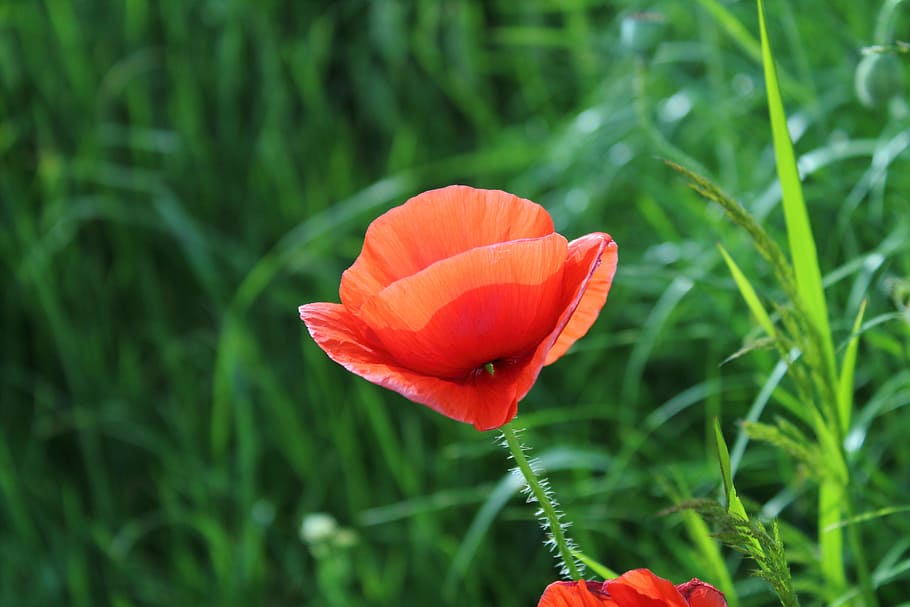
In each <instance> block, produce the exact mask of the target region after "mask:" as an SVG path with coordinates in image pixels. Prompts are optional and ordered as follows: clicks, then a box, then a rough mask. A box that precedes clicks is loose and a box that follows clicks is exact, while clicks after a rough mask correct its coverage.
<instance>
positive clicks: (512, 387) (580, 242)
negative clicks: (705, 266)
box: [300, 186, 616, 430]
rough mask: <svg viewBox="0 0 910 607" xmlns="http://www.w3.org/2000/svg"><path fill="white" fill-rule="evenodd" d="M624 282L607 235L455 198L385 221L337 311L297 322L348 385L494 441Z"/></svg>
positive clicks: (468, 191) (475, 195) (307, 314)
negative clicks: (573, 231)
mask: <svg viewBox="0 0 910 607" xmlns="http://www.w3.org/2000/svg"><path fill="white" fill-rule="evenodd" d="M615 271H616V243H614V242H613V240H612V239H611V238H610V236H609V235H607V234H603V233H599V232H598V233H593V234H588V235H586V236H582V237H581V238H578V239H576V240H573V241H572V242H568V241H567V240H566V239H565V238H564V237H563V236H562V235H560V234H557V233H555V232H554V231H553V221H552V219H551V218H550V216H549V214H548V213H547V212H546V211H545V210H544V209H543V207H541V206H540V205H538V204H536V203H533V202H531V201H530V200H525V199H523V198H519V197H517V196H513V195H512V194H507V193H505V192H500V191H494V190H478V189H474V188H469V187H466V186H450V187H447V188H442V189H439V190H432V191H429V192H424V193H423V194H420V195H419V196H416V197H414V198H412V199H410V200H408V201H407V202H406V203H405V204H403V205H401V206H399V207H396V208H394V209H392V210H390V211H388V212H387V213H385V214H384V215H382V216H380V217H379V218H378V219H376V220H375V221H374V222H373V223H372V224H371V225H370V227H369V228H368V229H367V233H366V237H365V238H364V243H363V250H362V251H361V252H360V256H359V257H358V258H357V260H356V261H354V264H353V265H352V266H351V267H350V268H348V269H347V270H346V271H345V272H344V274H343V275H342V277H341V288H340V295H341V304H332V303H312V304H307V305H304V306H300V317H301V318H302V319H303V321H304V322H305V323H306V325H307V329H309V332H310V335H312V336H313V339H314V340H316V343H317V344H319V346H320V347H321V348H322V349H323V350H325V352H326V354H328V355H329V357H330V358H331V359H332V360H334V361H335V362H337V363H339V364H341V365H342V366H344V367H345V368H346V369H348V370H349V371H351V372H353V373H356V374H357V375H360V376H361V377H363V378H365V379H367V380H369V381H371V382H373V383H375V384H378V385H380V386H384V387H386V388H389V389H391V390H394V391H396V392H398V393H399V394H401V395H403V396H405V397H406V398H409V399H410V400H412V401H415V402H417V403H421V404H423V405H426V406H428V407H430V408H432V409H434V410H436V411H438V412H439V413H442V414H443V415H446V416H448V417H451V418H453V419H456V420H459V421H463V422H468V423H472V424H474V426H475V427H476V428H477V429H478V430H489V429H491V428H497V427H499V426H501V425H503V424H504V423H506V422H508V421H509V420H511V419H512V418H513V417H514V416H515V413H516V410H517V407H518V401H519V400H521V399H522V398H523V397H524V396H525V395H526V394H527V393H528V391H529V390H530V389H531V386H532V385H533V384H534V381H535V380H536V379H537V375H538V374H539V373H540V370H541V368H542V367H543V366H544V365H548V364H550V363H552V362H554V361H556V360H557V359H558V358H559V357H561V356H562V355H563V354H565V352H566V350H568V349H569V346H571V345H572V344H573V343H574V342H575V341H576V340H577V339H579V338H580V337H582V336H583V335H584V334H585V333H587V331H588V329H589V328H590V327H591V325H592V324H593V323H594V320H595V319H596V318H597V314H598V313H599V312H600V309H601V308H602V307H603V305H604V302H605V301H606V298H607V292H608V291H609V289H610V284H611V282H612V280H613V274H614V272H615Z"/></svg>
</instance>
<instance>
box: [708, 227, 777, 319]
mask: <svg viewBox="0 0 910 607" xmlns="http://www.w3.org/2000/svg"><path fill="white" fill-rule="evenodd" d="M717 248H718V249H720V254H721V255H723V256H724V261H725V262H727V268H729V269H730V274H732V275H733V280H734V281H736V286H737V287H739V292H740V294H741V295H742V296H743V299H744V300H745V301H746V305H748V306H749V310H751V311H752V315H753V316H755V320H757V321H758V324H760V325H761V326H762V329H764V330H765V333H767V334H768V336H769V337H774V336H775V335H776V332H775V330H774V323H772V322H771V317H770V316H768V313H767V312H766V311H765V308H764V306H762V304H761V301H760V300H759V299H758V294H757V293H756V292H755V289H754V288H753V287H752V283H751V282H749V279H748V278H746V275H745V274H743V272H742V270H740V269H739V266H738V265H736V262H735V261H733V258H732V257H730V255H728V254H727V251H726V250H725V249H724V248H723V247H722V246H721V245H717Z"/></svg>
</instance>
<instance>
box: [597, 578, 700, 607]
mask: <svg viewBox="0 0 910 607" xmlns="http://www.w3.org/2000/svg"><path fill="white" fill-rule="evenodd" d="M604 588H605V589H606V591H607V592H608V593H609V594H610V596H611V597H613V599H614V600H615V601H616V603H617V605H619V607H688V605H687V603H686V600H685V599H684V598H683V597H682V595H681V594H680V593H679V591H677V590H676V587H675V586H674V585H673V583H672V582H670V581H669V580H665V579H663V578H661V577H657V576H656V575H654V574H653V573H651V571H649V570H648V569H633V570H632V571H627V572H626V573H624V574H622V575H621V576H619V577H618V578H616V579H613V580H607V581H606V582H605V583H604Z"/></svg>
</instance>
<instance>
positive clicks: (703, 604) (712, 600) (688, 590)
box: [676, 578, 727, 607]
mask: <svg viewBox="0 0 910 607" xmlns="http://www.w3.org/2000/svg"><path fill="white" fill-rule="evenodd" d="M676 590H678V591H679V593H680V594H681V595H683V597H684V598H685V599H686V601H688V603H689V607H727V599H726V598H724V595H723V593H722V592H721V591H720V590H718V589H717V588H715V587H714V586H712V585H711V584H706V583H705V582H703V581H701V580H699V579H696V578H692V579H691V580H689V581H688V582H686V583H685V584H679V585H678V586H676Z"/></svg>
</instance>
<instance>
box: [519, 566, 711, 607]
mask: <svg viewBox="0 0 910 607" xmlns="http://www.w3.org/2000/svg"><path fill="white" fill-rule="evenodd" d="M537 607H727V600H726V599H725V598H724V595H723V593H722V592H721V591H720V590H718V589H717V588H715V587H714V586H712V585H711V584H706V583H704V582H702V581H701V580H697V579H694V578H693V579H691V580H689V581H688V582H686V583H685V584H678V585H676V586H674V585H673V583H672V582H669V581H667V580H665V579H663V578H660V577H657V576H656V575H654V574H653V573H651V572H650V571H649V570H647V569H633V570H632V571H627V572H626V573H624V574H622V575H621V576H619V577H618V578H616V579H613V580H607V581H606V582H603V583H602V584H600V583H597V582H582V581H578V582H554V583H552V584H550V585H549V586H547V589H546V590H544V593H543V596H542V597H540V602H539V603H538V604H537Z"/></svg>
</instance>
